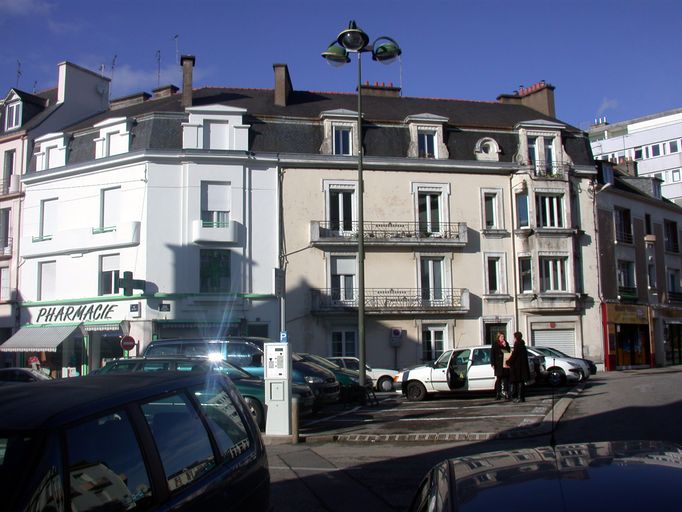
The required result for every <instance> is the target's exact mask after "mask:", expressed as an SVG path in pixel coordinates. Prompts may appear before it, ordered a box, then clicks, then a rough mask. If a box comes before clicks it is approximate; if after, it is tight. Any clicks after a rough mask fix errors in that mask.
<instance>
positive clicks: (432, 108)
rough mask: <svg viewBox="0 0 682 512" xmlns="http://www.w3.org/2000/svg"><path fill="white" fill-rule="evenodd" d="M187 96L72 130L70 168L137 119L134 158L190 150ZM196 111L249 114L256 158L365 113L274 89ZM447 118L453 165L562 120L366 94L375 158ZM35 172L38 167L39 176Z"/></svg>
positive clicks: (503, 155)
mask: <svg viewBox="0 0 682 512" xmlns="http://www.w3.org/2000/svg"><path fill="white" fill-rule="evenodd" d="M181 98H182V94H179V93H177V94H172V95H170V96H166V97H161V98H151V99H146V100H145V101H142V100H140V101H139V102H138V103H135V104H132V105H128V106H124V107H122V108H116V109H111V110H109V111H107V112H104V113H101V114H98V115H95V116H93V117H91V118H89V119H86V120H84V121H82V122H80V123H78V124H76V125H73V126H71V127H69V128H67V129H65V130H64V132H65V133H66V134H69V135H71V138H70V140H69V156H68V163H69V164H74V163H82V162H86V161H90V160H92V159H93V158H94V144H95V143H94V139H95V138H97V137H98V136H99V133H98V130H97V129H94V128H93V125H95V124H97V123H99V122H101V121H104V120H106V119H109V118H115V117H127V118H132V119H135V122H134V123H133V126H132V128H131V131H132V142H131V151H136V150H142V149H156V150H163V149H167V150H172V149H175V150H179V149H182V127H181V123H183V122H186V121H187V118H188V117H187V114H186V112H185V109H184V108H183V107H182V105H181ZM192 103H193V106H194V107H200V106H207V105H214V104H221V105H226V106H231V107H237V108H243V109H245V110H246V115H245V116H244V123H245V124H248V125H250V127H251V128H250V130H249V148H250V150H251V151H254V152H272V153H298V154H314V155H319V154H320V146H321V145H322V141H323V128H322V117H321V114H322V113H323V112H327V111H334V110H347V111H351V112H356V111H357V95H355V94H348V93H326V92H311V91H292V93H291V95H290V96H289V97H288V99H287V105H286V106H278V105H276V104H275V102H274V92H273V90H272V89H239V88H215V87H203V88H198V89H195V90H194V91H193V97H192ZM425 113H428V114H435V115H438V116H442V117H445V118H447V122H446V123H445V125H444V132H443V133H444V139H445V140H444V142H445V144H446V146H447V148H448V151H449V159H450V160H464V161H466V160H475V156H474V148H475V145H476V142H477V141H479V140H480V139H482V138H484V137H492V138H493V139H495V140H496V141H497V143H498V145H499V146H500V150H501V152H500V161H501V162H512V161H513V157H514V154H515V153H516V151H517V149H518V134H517V133H516V132H515V128H516V126H517V125H518V124H519V123H523V122H529V121H536V120H547V121H554V122H557V119H554V118H551V117H548V116H546V115H543V114H541V113H539V112H537V111H535V110H533V109H531V108H528V107H525V106H522V105H516V104H506V103H498V102H492V101H491V102H482V101H465V100H452V99H431V98H413V97H402V96H401V97H384V96H373V95H369V94H367V95H363V119H364V122H363V146H364V149H365V155H366V156H368V157H372V156H375V157H406V156H407V150H408V146H409V143H410V136H409V130H408V125H407V124H406V123H405V118H407V117H408V116H417V115H420V114H425ZM565 126H566V129H565V130H564V132H563V135H562V139H563V143H564V147H565V148H566V151H567V152H568V154H569V155H570V157H571V158H572V160H573V162H574V163H575V164H577V165H592V153H591V149H590V145H589V141H588V139H587V136H586V135H585V134H584V133H583V132H581V131H580V130H578V129H577V128H574V127H572V126H569V125H565ZM33 169H35V163H32V165H31V170H33Z"/></svg>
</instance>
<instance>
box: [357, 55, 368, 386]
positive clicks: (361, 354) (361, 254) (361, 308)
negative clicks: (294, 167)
mask: <svg viewBox="0 0 682 512" xmlns="http://www.w3.org/2000/svg"><path fill="white" fill-rule="evenodd" d="M361 55H362V53H361V51H358V52H357V56H358V130H357V134H358V136H357V150H358V359H359V360H360V368H359V371H360V386H361V387H363V388H364V387H365V380H366V371H365V364H366V363H365V224H364V222H365V214H364V201H363V196H364V193H365V187H364V183H363V181H362V59H361Z"/></svg>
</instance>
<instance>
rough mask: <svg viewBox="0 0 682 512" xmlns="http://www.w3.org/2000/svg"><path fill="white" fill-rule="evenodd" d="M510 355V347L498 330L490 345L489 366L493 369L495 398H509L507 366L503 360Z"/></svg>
mask: <svg viewBox="0 0 682 512" xmlns="http://www.w3.org/2000/svg"><path fill="white" fill-rule="evenodd" d="M510 355H511V347H510V346H509V343H508V342H507V340H506V339H505V336H504V333H503V332H502V331H500V332H498V333H497V336H496V337H495V343H493V345H492V346H491V347H490V366H492V367H493V369H494V370H495V400H502V398H506V399H509V367H508V366H506V365H505V362H506V361H507V359H508V358H509V356H510Z"/></svg>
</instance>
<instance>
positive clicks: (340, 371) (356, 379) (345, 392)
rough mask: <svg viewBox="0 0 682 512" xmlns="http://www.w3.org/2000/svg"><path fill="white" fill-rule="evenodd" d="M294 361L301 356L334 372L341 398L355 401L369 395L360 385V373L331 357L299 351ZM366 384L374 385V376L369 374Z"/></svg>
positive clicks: (308, 361) (302, 358) (302, 359)
mask: <svg viewBox="0 0 682 512" xmlns="http://www.w3.org/2000/svg"><path fill="white" fill-rule="evenodd" d="M293 357H294V361H296V359H297V358H300V360H301V361H305V362H307V363H313V364H316V365H319V366H321V367H322V368H326V369H327V370H330V371H331V372H333V373H334V377H336V380H338V381H339V384H340V385H341V400H343V401H344V402H345V401H353V400H364V399H365V397H366V396H367V392H366V391H365V390H363V389H362V388H361V387H360V373H359V372H357V371H355V370H347V369H346V368H342V367H341V366H339V365H338V364H336V363H334V362H332V361H330V360H329V359H327V358H325V357H322V356H318V355H316V354H308V353H301V352H297V353H295V354H294V355H293ZM365 386H366V387H367V388H368V389H370V390H371V389H372V388H373V387H374V384H373V381H372V378H371V377H369V376H367V377H366V379H365Z"/></svg>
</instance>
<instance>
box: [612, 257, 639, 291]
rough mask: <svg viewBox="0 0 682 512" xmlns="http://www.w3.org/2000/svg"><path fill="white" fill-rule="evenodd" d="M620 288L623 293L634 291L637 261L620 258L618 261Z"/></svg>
mask: <svg viewBox="0 0 682 512" xmlns="http://www.w3.org/2000/svg"><path fill="white" fill-rule="evenodd" d="M616 273H617V280H618V290H619V291H620V292H622V293H634V292H635V291H636V285H635V262H634V261H627V260H618V262H617V270H616Z"/></svg>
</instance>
